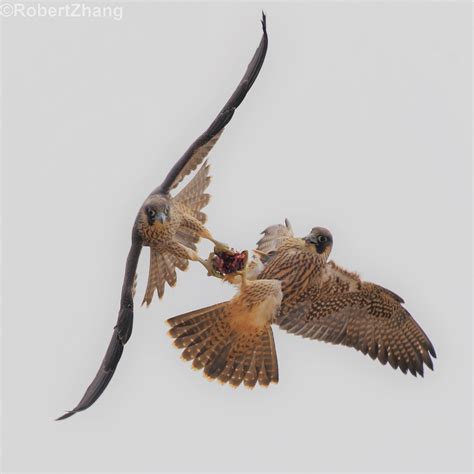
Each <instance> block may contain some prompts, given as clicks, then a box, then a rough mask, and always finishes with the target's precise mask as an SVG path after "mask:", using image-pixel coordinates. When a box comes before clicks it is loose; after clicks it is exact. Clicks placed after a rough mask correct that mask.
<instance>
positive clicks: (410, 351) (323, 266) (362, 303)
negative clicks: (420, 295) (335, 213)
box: [257, 221, 436, 376]
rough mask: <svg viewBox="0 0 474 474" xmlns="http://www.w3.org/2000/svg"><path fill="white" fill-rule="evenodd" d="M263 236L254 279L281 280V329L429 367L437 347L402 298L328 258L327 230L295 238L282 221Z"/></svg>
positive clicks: (415, 370)
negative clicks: (405, 306)
mask: <svg viewBox="0 0 474 474" xmlns="http://www.w3.org/2000/svg"><path fill="white" fill-rule="evenodd" d="M263 234H264V236H263V238H262V239H261V240H260V241H259V242H258V244H257V245H258V246H257V253H259V252H260V254H259V255H260V257H261V259H262V260H263V262H262V263H263V265H264V268H263V270H262V271H261V272H260V273H259V275H258V278H259V279H268V278H274V279H277V280H279V281H281V285H282V292H283V299H282V303H281V308H280V311H279V313H278V316H277V317H276V319H275V324H277V325H278V326H279V327H280V328H282V329H284V330H286V331H287V332H289V333H292V334H297V335H300V336H303V337H306V338H310V339H317V340H320V341H324V342H330V343H332V344H342V345H345V346H349V347H353V348H354V349H356V350H358V351H360V352H362V353H363V354H368V355H369V356H370V357H371V358H372V359H378V360H379V362H381V363H382V364H384V365H385V364H386V363H387V362H388V363H389V364H390V365H391V366H392V367H393V368H394V369H397V368H399V369H400V370H401V371H402V372H403V373H405V374H406V373H407V372H408V371H409V372H410V373H411V374H412V375H414V376H416V375H417V374H419V375H421V376H423V367H424V365H426V366H427V367H429V368H430V369H433V362H432V359H431V357H430V356H432V357H436V352H435V349H434V347H433V345H432V343H431V342H430V340H429V339H428V337H427V336H426V334H425V333H424V332H423V330H422V329H421V327H420V326H419V325H418V324H417V323H416V321H415V320H414V319H413V318H412V316H411V315H410V313H409V312H408V311H407V309H406V308H404V306H403V304H404V301H403V299H402V298H400V296H398V295H397V294H395V293H394V292H393V291H390V290H387V289H386V288H384V287H382V286H380V285H377V284H375V283H370V282H366V281H363V280H362V279H361V278H360V277H359V275H358V274H357V273H353V272H349V271H347V270H345V269H344V268H342V267H340V266H338V265H336V263H334V262H333V261H328V257H329V254H330V253H331V250H332V246H333V238H332V235H331V232H329V230H327V229H325V228H322V227H315V228H313V229H312V230H311V232H310V233H309V234H308V235H307V236H306V237H304V238H302V239H300V238H295V237H294V235H293V231H292V229H291V226H290V224H289V222H288V221H286V223H285V225H277V226H271V227H269V228H268V229H266V230H265V231H264V232H263Z"/></svg>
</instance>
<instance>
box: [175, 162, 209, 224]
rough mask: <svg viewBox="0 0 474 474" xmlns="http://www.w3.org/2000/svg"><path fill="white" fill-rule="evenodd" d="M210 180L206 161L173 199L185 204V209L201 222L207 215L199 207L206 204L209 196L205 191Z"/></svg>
mask: <svg viewBox="0 0 474 474" xmlns="http://www.w3.org/2000/svg"><path fill="white" fill-rule="evenodd" d="M210 182H211V177H210V176H209V164H208V163H207V161H206V162H205V163H204V164H203V165H202V166H201V168H200V169H199V171H198V172H197V173H196V175H195V176H194V178H193V179H192V180H191V181H190V182H189V183H188V184H187V185H186V186H185V187H184V188H183V189H182V190H181V191H180V192H179V193H178V194H177V195H176V196H175V198H174V201H176V202H178V203H180V204H182V205H183V206H186V211H187V212H188V213H189V214H191V215H192V216H193V217H195V218H196V219H198V220H199V221H200V222H202V223H203V224H204V223H205V222H206V220H207V216H206V214H204V212H201V209H202V208H203V207H205V206H207V204H208V203H209V199H210V198H211V196H210V195H209V194H206V193H205V191H206V189H207V187H208V186H209V183H210Z"/></svg>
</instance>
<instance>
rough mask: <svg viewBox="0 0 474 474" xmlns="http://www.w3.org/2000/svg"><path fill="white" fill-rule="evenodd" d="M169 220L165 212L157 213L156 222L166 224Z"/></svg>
mask: <svg viewBox="0 0 474 474" xmlns="http://www.w3.org/2000/svg"><path fill="white" fill-rule="evenodd" d="M167 220H168V216H167V215H166V214H165V213H164V212H157V213H156V216H155V222H160V223H161V224H164V223H165V222H166V221H167Z"/></svg>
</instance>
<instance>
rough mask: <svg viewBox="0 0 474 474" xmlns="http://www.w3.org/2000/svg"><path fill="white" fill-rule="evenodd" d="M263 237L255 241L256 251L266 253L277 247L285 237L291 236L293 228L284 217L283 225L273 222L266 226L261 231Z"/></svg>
mask: <svg viewBox="0 0 474 474" xmlns="http://www.w3.org/2000/svg"><path fill="white" fill-rule="evenodd" d="M262 234H263V237H262V238H261V239H260V240H259V241H258V242H257V253H259V252H261V253H263V254H266V255H268V254H269V253H270V252H274V251H275V250H277V249H278V247H279V246H280V244H281V242H282V241H283V240H285V239H286V238H287V237H293V236H294V234H293V229H292V227H291V224H290V221H289V220H288V219H285V225H283V224H275V225H271V226H270V227H267V228H266V229H265V230H264V231H263V232H262Z"/></svg>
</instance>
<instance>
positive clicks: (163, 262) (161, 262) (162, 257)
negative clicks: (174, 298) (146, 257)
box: [142, 247, 189, 306]
mask: <svg viewBox="0 0 474 474" xmlns="http://www.w3.org/2000/svg"><path fill="white" fill-rule="evenodd" d="M188 265H189V261H188V260H187V259H185V258H181V257H178V256H176V255H174V254H172V253H170V252H166V251H161V250H157V249H155V248H153V247H150V269H149V271H148V284H147V287H146V291H145V296H144V298H143V302H142V304H144V303H146V305H147V306H149V305H150V303H151V301H152V299H153V295H154V293H155V291H157V292H158V296H159V298H162V297H163V295H164V293H165V283H168V285H169V286H171V287H173V286H175V285H176V279H177V277H176V268H179V269H180V270H181V271H183V272H184V271H185V270H187V268H188Z"/></svg>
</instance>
